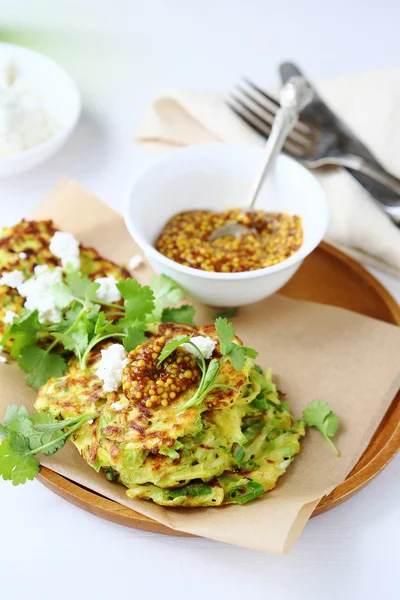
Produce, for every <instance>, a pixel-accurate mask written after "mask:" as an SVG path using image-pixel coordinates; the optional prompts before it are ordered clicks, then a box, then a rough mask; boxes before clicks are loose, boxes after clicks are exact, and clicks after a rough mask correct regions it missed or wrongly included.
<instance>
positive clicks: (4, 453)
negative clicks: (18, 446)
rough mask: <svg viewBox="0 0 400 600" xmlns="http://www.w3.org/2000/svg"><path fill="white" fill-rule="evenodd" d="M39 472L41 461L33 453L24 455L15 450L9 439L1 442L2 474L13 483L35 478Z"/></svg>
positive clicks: (0, 471)
mask: <svg viewBox="0 0 400 600" xmlns="http://www.w3.org/2000/svg"><path fill="white" fill-rule="evenodd" d="M38 473H39V462H38V461H37V460H36V458H35V457H34V456H32V455H26V456H23V455H21V454H20V453H19V452H17V451H16V450H13V449H12V447H11V444H10V442H9V441H8V440H5V441H4V442H2V443H1V444H0V474H1V476H2V478H3V479H5V480H9V481H11V482H12V484H13V485H19V484H21V483H25V482H26V481H27V479H29V480H32V479H35V477H36V475H37V474H38Z"/></svg>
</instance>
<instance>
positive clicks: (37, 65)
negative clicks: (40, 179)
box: [0, 43, 81, 178]
mask: <svg viewBox="0 0 400 600" xmlns="http://www.w3.org/2000/svg"><path fill="white" fill-rule="evenodd" d="M8 60H13V61H15V63H16V65H17V67H18V69H19V70H20V71H21V75H22V76H24V78H27V79H28V80H29V83H30V86H31V87H32V88H33V89H35V90H37V92H38V93H39V94H40V96H41V97H42V99H43V102H44V105H45V108H46V110H47V111H48V112H49V113H50V115H52V117H53V118H54V120H55V122H56V124H57V130H56V132H55V133H54V135H53V136H52V137H51V138H49V139H48V140H46V141H45V142H42V143H41V144H39V145H38V146H34V147H33V148H29V149H28V150H23V151H21V152H17V153H15V154H11V155H9V156H0V178H4V177H9V176H10V175H16V174H17V173H22V172H23V171H27V170H28V169H31V168H32V167H36V166H37V165H39V164H40V163H43V162H44V161H46V160H48V159H49V158H50V157H51V156H53V155H54V154H55V153H56V152H57V151H58V150H59V149H60V148H61V146H63V144H64V143H65V142H66V141H67V139H68V137H69V136H70V135H71V133H72V130H73V129H74V127H75V125H76V123H77V121H78V119H79V115H80V111H81V99H80V94H79V91H78V88H77V87H76V85H75V83H74V81H73V80H72V79H71V77H70V76H69V75H68V73H67V72H66V71H64V69H62V68H61V67H60V66H58V65H57V64H56V63H55V62H54V61H52V60H51V59H50V58H47V56H44V55H43V54H40V53H39V52H34V51H33V50H28V49H27V48H23V47H22V46H16V45H14V44H6V43H0V68H1V67H2V65H4V63H5V62H6V61H8Z"/></svg>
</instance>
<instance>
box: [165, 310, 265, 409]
mask: <svg viewBox="0 0 400 600" xmlns="http://www.w3.org/2000/svg"><path fill="white" fill-rule="evenodd" d="M215 329H216V331H217V335H218V339H219V343H220V350H221V353H222V357H221V358H220V359H216V358H212V359H211V360H210V362H209V363H208V365H207V364H206V361H205V359H204V356H203V354H202V352H201V350H200V349H199V348H198V347H197V346H196V344H195V343H194V342H193V341H192V338H191V337H190V336H188V335H182V336H178V337H176V338H174V339H173V340H170V341H169V342H167V343H166V344H165V346H164V348H163V351H162V352H161V354H160V358H159V361H158V364H159V365H160V364H161V363H162V362H163V361H164V360H165V359H166V358H167V357H168V356H169V355H170V354H172V352H174V350H176V349H177V348H178V347H179V346H181V345H182V344H189V345H190V346H192V347H193V348H194V350H195V354H196V358H197V364H198V366H199V368H200V370H201V379H200V384H199V387H198V388H197V390H196V392H195V394H194V395H193V396H192V397H191V398H190V400H188V402H186V404H185V405H184V407H183V409H186V408H190V407H191V406H196V405H198V404H201V403H202V402H203V400H204V398H205V397H206V396H207V395H208V394H209V393H210V392H211V391H212V390H214V389H217V388H220V389H230V390H235V391H236V388H234V387H233V386H231V385H226V384H222V383H216V379H217V376H218V373H219V372H220V369H221V366H222V364H223V363H224V362H226V361H227V360H230V361H231V363H232V365H233V368H234V369H235V371H241V370H242V369H243V367H244V365H245V359H246V357H249V358H256V357H257V356H258V352H257V351H256V350H254V349H253V348H248V347H247V346H240V345H239V344H236V343H235V342H233V341H232V340H233V338H234V337H235V330H234V327H233V325H232V323H228V321H227V319H226V318H221V317H219V318H218V319H216V321H215Z"/></svg>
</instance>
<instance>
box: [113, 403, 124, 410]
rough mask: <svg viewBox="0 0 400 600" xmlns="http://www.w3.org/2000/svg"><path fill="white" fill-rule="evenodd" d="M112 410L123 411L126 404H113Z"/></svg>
mask: <svg viewBox="0 0 400 600" xmlns="http://www.w3.org/2000/svg"><path fill="white" fill-rule="evenodd" d="M111 408H112V409H114V410H122V409H123V408H124V404H121V402H113V403H112V404H111Z"/></svg>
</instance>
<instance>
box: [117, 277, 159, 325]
mask: <svg viewBox="0 0 400 600" xmlns="http://www.w3.org/2000/svg"><path fill="white" fill-rule="evenodd" d="M117 288H118V289H119V291H120V292H121V296H122V297H123V299H124V307H125V317H123V319H121V321H120V325H121V326H129V325H130V324H131V323H132V321H144V320H145V318H146V316H147V315H149V314H151V313H152V312H153V310H154V294H153V292H152V291H151V289H150V288H149V286H148V285H144V286H142V285H140V283H139V282H138V281H136V279H125V280H122V281H120V282H118V283H117Z"/></svg>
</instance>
